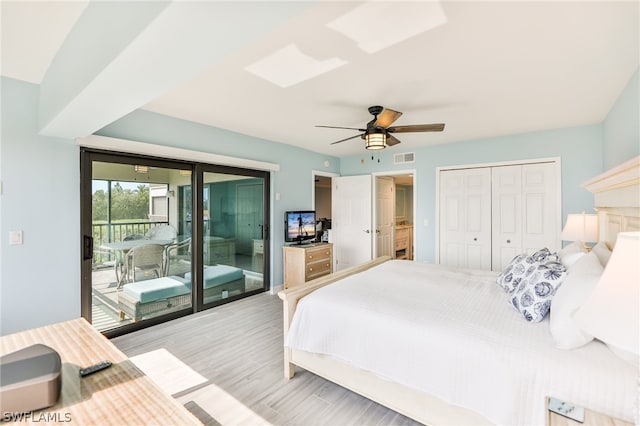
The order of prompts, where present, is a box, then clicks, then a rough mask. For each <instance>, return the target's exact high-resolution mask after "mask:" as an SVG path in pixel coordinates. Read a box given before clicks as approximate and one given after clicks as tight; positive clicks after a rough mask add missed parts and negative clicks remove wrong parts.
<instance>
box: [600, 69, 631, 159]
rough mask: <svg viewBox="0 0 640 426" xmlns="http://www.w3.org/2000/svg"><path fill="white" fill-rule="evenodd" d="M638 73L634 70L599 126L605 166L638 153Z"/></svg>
mask: <svg viewBox="0 0 640 426" xmlns="http://www.w3.org/2000/svg"><path fill="white" fill-rule="evenodd" d="M639 74H640V72H639V71H638V70H636V72H635V74H634V75H633V76H632V77H631V79H630V80H629V83H627V86H626V87H625V89H624V91H623V92H622V94H620V96H619V97H618V99H617V100H616V103H615V104H614V105H613V108H611V111H609V114H608V115H607V118H606V120H605V121H604V124H603V126H602V128H603V132H602V133H603V141H604V149H603V160H604V170H609V169H610V168H612V167H614V166H617V165H618V164H620V163H623V162H625V161H626V160H629V159H631V158H634V157H636V156H638V155H640V100H639V98H640V84H639V83H638V82H639V81H640V77H639Z"/></svg>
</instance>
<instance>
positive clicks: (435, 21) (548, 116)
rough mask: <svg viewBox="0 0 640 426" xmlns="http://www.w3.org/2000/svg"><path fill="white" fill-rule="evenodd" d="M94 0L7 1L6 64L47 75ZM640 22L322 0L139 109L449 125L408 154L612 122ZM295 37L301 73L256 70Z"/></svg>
mask: <svg viewBox="0 0 640 426" xmlns="http://www.w3.org/2000/svg"><path fill="white" fill-rule="evenodd" d="M85 6H86V2H56V1H48V2H28V1H20V2H9V1H3V2H2V75H5V76H9V77H13V78H17V79H21V80H26V81H29V82H33V83H40V81H41V80H42V78H43V76H44V74H45V72H46V70H47V68H48V66H49V64H50V62H51V61H52V59H53V57H54V55H55V52H56V51H57V49H58V48H59V46H60V45H61V44H62V43H63V42H64V39H65V37H66V35H67V34H68V33H69V31H70V29H71V26H72V25H73V23H74V22H75V21H76V20H77V19H78V17H79V16H81V14H82V11H83V9H84V7H85ZM229 7H233V5H232V3H229ZM359 12H362V13H363V14H359ZM365 17H366V18H365ZM638 22H639V3H638V2H637V1H626V2H612V1H603V2H579V1H570V2H553V1H545V2H537V1H534V2H520V1H513V2H505V1H501V2H482V1H472V2H458V1H455V2H454V1H451V2H449V1H445V2H442V3H434V2H419V1H418V2H400V1H385V2H373V4H363V2H345V1H318V2H317V4H314V5H312V6H310V7H309V8H307V9H306V10H304V11H303V12H302V13H300V14H298V15H297V16H296V17H295V18H292V19H290V20H288V21H287V22H286V23H285V24H283V25H280V26H278V27H277V28H275V29H273V30H272V31H270V32H269V33H268V34H267V35H266V36H263V37H261V38H259V39H258V40H257V41H254V42H252V43H250V44H248V45H246V46H244V47H243V48H238V49H236V50H234V51H233V52H232V53H231V54H228V55H226V56H225V57H224V58H223V59H221V60H218V61H217V62H216V63H215V64H212V65H211V66H210V67H209V68H208V69H206V70H204V71H202V72H200V73H199V74H198V75H196V76H195V77H194V78H191V79H189V80H187V81H184V82H183V83H182V84H180V85H179V86H178V87H175V88H173V89H172V90H169V91H168V92H166V93H165V92H163V93H159V96H158V97H157V98H156V99H154V100H152V101H151V102H149V103H147V104H145V105H139V107H140V108H143V109H146V110H149V111H154V112H157V113H161V114H166V115H169V116H174V117H179V118H183V119H186V120H190V121H195V122H199V123H204V124H208V125H211V126H215V127H220V128H224V129H228V130H232V131H235V132H239V133H244V134H247V135H251V136H255V137H259V138H263V139H268V140H273V141H278V142H283V143H286V144H291V145H296V146H300V147H303V148H306V149H310V150H312V151H317V152H321V153H325V154H329V155H335V156H338V157H340V156H345V155H352V154H358V153H361V152H362V151H363V149H364V147H363V143H362V141H361V140H360V139H353V140H350V141H347V142H344V143H341V144H338V145H330V142H332V141H335V140H338V139H343V138H346V137H348V136H351V135H355V134H356V132H351V131H349V130H337V129H323V128H316V127H314V126H315V125H334V126H346V127H362V126H363V125H364V124H365V123H366V122H367V121H369V120H370V119H371V116H370V115H369V113H368V112H367V107H369V106H371V105H383V106H386V107H389V108H392V109H395V110H398V111H402V112H403V113H404V115H403V116H402V117H401V118H400V119H398V121H397V122H396V123H395V124H397V125H406V124H422V123H439V122H444V123H446V128H445V130H444V132H442V133H417V134H402V135H399V136H398V138H399V139H400V140H401V141H402V142H403V143H402V144H401V145H399V146H395V147H392V148H389V149H392V150H394V151H397V152H403V151H405V150H408V149H412V148H415V147H419V146H427V145H434V144H442V143H448V142H455V141H461V140H469V139H480V138H487V137H493V136H499V135H506V134H515V133H523V132H530V131H536V130H543V129H553V128H559V127H568V126H578V125H584V124H592V123H600V122H602V121H603V119H604V118H605V117H606V114H607V113H608V111H609V110H610V109H611V107H612V105H613V102H614V101H615V100H616V98H617V97H618V96H619V95H620V93H621V91H622V90H623V88H624V87H625V85H626V83H627V82H628V80H629V78H630V77H631V76H632V75H633V73H634V72H635V70H636V69H637V68H638V57H639V29H638V27H639V25H638ZM352 27H354V28H356V29H357V31H355V30H354V31H353V32H352V33H353V34H347V33H345V31H347V32H348V31H349V28H352ZM425 28H430V29H427V30H425ZM176 37H178V38H179V36H178V35H176ZM229 37H230V38H231V37H233V34H229ZM357 37H364V40H365V42H363V41H362V40H361V41H360V42H359V41H356V40H354V38H357ZM407 37H408V38H407ZM403 38H405V39H404V40H402V39H403ZM218 43H224V40H216V41H215V42H212V43H211V49H216V44H218ZM389 44H390V45H389ZM385 45H388V46H387V47H385ZM291 46H294V48H292V47H291ZM283 49H285V51H286V52H293V51H295V50H296V49H297V51H298V52H299V53H301V54H302V55H304V57H305V58H306V60H307V61H308V62H307V63H306V64H305V65H300V64H294V63H293V62H290V63H284V62H285V61H293V60H294V59H295V58H294V57H291V58H290V57H288V56H287V57H286V58H290V59H282V58H283V56H281V57H280V58H281V59H280V60H279V61H278V62H277V63H276V65H278V64H279V65H284V67H283V68H282V69H281V70H280V77H282V78H283V79H289V80H287V81H294V83H293V84H291V83H287V84H289V85H288V86H287V84H284V86H285V87H282V86H283V84H274V83H272V82H269V81H267V80H265V79H263V78H262V77H260V76H258V75H257V74H258V73H255V72H250V71H249V70H253V68H252V66H254V65H255V64H256V63H258V62H260V61H262V60H263V59H265V58H267V57H269V56H270V55H273V54H275V53H277V52H280V51H282V50H283ZM314 66H317V67H319V68H316V69H315V70H316V71H315V72H316V73H317V74H318V75H316V76H314V77H310V78H307V77H308V75H303V71H304V70H306V69H307V68H313V67H314ZM317 69H321V71H327V70H328V71H327V72H324V73H320V72H319V71H317ZM292 71H293V72H292ZM307 71H308V70H307ZM271 72H275V73H276V76H277V75H278V72H279V70H278V69H277V67H276V69H275V70H273V69H272V70H271ZM309 72H310V73H311V74H313V73H314V70H313V69H311V71H309ZM296 81H299V82H297V83H296ZM78 136H84V135H78Z"/></svg>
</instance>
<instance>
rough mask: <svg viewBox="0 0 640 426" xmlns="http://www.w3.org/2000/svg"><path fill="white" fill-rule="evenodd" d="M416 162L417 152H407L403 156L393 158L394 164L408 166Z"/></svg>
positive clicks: (396, 155) (395, 155)
mask: <svg viewBox="0 0 640 426" xmlns="http://www.w3.org/2000/svg"><path fill="white" fill-rule="evenodd" d="M415 161H416V154H415V152H405V153H402V154H394V156H393V164H406V163H413V162H415Z"/></svg>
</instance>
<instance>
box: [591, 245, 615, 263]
mask: <svg viewBox="0 0 640 426" xmlns="http://www.w3.org/2000/svg"><path fill="white" fill-rule="evenodd" d="M591 251H592V252H593V253H595V254H596V256H598V259H599V260H600V264H601V265H602V267H603V268H604V267H605V266H607V263H608V262H609V258H610V257H611V250H609V247H607V245H606V244H605V243H603V242H602V241H600V242H599V243H598V244H596V245H595V246H593V248H592V249H591Z"/></svg>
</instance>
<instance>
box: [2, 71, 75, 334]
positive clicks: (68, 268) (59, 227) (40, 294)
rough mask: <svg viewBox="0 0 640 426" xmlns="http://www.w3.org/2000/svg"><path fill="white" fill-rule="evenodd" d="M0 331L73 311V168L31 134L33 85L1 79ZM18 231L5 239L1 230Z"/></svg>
mask: <svg viewBox="0 0 640 426" xmlns="http://www.w3.org/2000/svg"><path fill="white" fill-rule="evenodd" d="M1 83H2V118H1V120H2V121H1V123H2V132H1V140H2V145H0V170H1V178H2V198H1V201H0V202H1V205H0V209H1V214H0V228H1V232H0V235H2V238H0V240H1V245H0V247H1V250H2V256H0V257H1V259H2V265H1V268H0V269H1V271H0V334H2V335H4V334H8V333H11V332H15V331H20V330H25V329H28V328H33V327H38V326H42V325H46V324H51V323H55V322H59V321H64V320H67V319H72V318H77V317H79V316H80V210H79V209H80V208H79V206H80V204H79V203H80V194H79V192H80V191H79V189H80V168H79V149H78V147H77V146H76V145H75V143H74V142H73V141H70V140H63V139H57V138H50V137H43V136H39V135H38V123H37V118H38V97H39V92H38V86H36V85H33V84H29V83H24V82H21V81H17V80H12V79H8V78H4V77H3V78H2V80H1ZM14 230H22V231H23V232H24V244H23V245H9V231H14Z"/></svg>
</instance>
